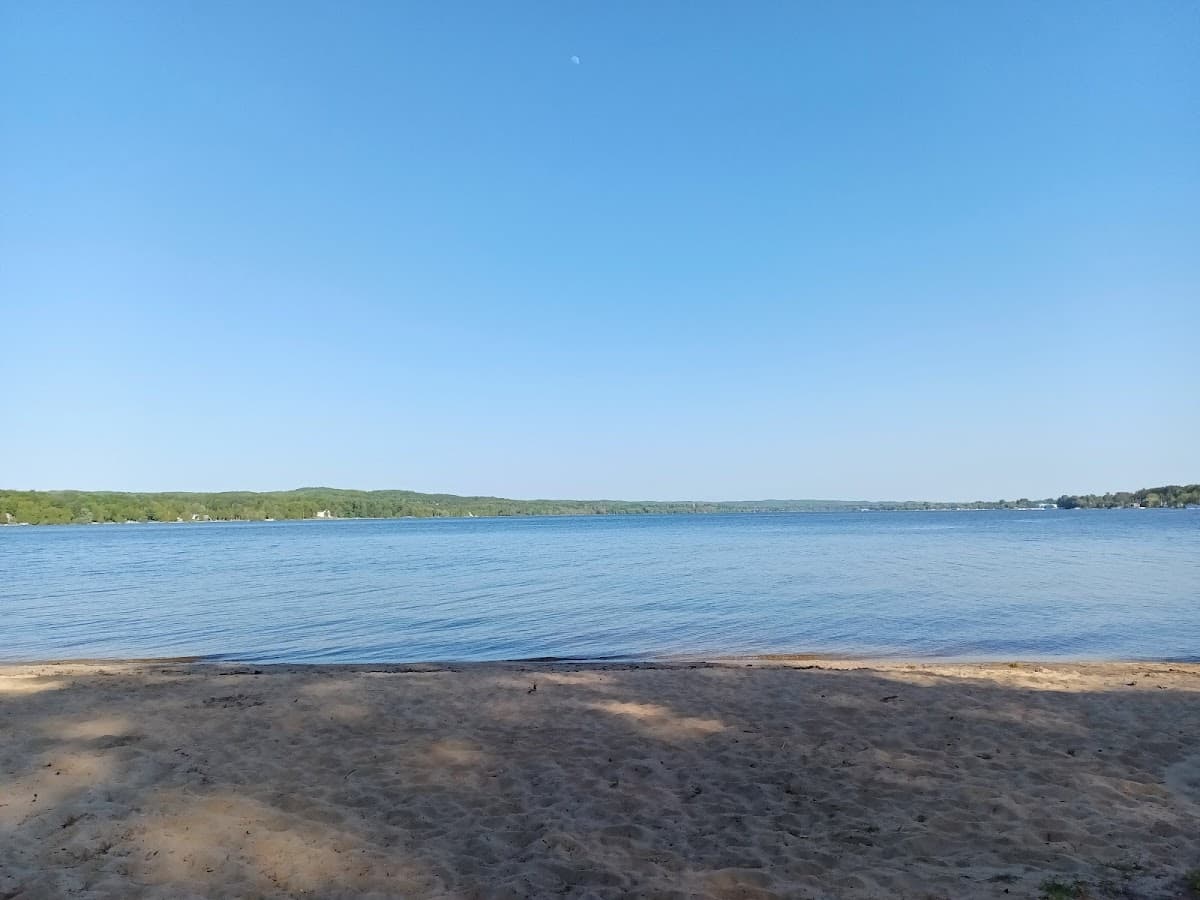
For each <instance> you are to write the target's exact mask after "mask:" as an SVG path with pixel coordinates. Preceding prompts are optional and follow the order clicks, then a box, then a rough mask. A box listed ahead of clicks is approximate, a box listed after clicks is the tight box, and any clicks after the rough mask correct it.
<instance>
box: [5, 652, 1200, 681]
mask: <svg viewBox="0 0 1200 900" xmlns="http://www.w3.org/2000/svg"><path fill="white" fill-rule="evenodd" d="M150 665H176V666H194V667H197V668H212V669H221V668H247V667H251V668H255V669H262V670H264V672H265V671H267V670H271V671H275V672H280V671H284V670H288V671H292V670H295V671H300V670H306V669H314V670H334V671H345V672H391V671H396V672H404V671H408V670H412V669H420V670H422V671H470V670H473V669H511V668H522V669H523V668H530V669H546V670H547V671H555V670H558V669H562V670H564V671H568V670H571V669H613V670H620V669H660V670H668V671H671V670H678V669H695V668H699V667H703V668H740V667H753V668H761V669H769V668H789V669H810V668H811V669H828V670H830V671H834V670H848V669H849V670H852V669H878V670H881V671H891V670H904V669H915V668H921V667H934V668H939V669H940V668H947V667H969V668H978V669H992V668H1004V669H1021V668H1063V667H1069V668H1084V669H1089V668H1096V667H1102V666H1174V667H1182V668H1185V669H1186V668H1197V669H1200V656H1196V657H1182V658H1181V657H1158V656H1154V657H1150V656H1147V657H1098V656H1097V657H1090V656H1077V657H1076V656H1062V657H1053V656H1040V657H1022V656H1004V657H1000V656H961V657H959V656H912V655H897V656H887V655H880V654H864V655H862V656H856V655H854V654H848V653H831V654H824V653H749V654H729V655H724V654H697V655H695V656H692V655H671V656H630V657H625V656H621V657H616V656H610V657H606V656H597V657H572V656H537V657H524V658H522V657H517V658H513V659H409V660H405V659H399V660H369V661H360V662H306V661H302V660H295V661H278V660H277V661H270V662H266V661H260V660H255V659H227V658H222V657H216V656H204V655H184V656H112V657H107V656H81V657H69V656H64V657H38V658H32V659H5V658H3V657H0V676H3V675H4V674H5V671H6V670H12V669H18V668H29V667H53V666H85V667H86V666H150Z"/></svg>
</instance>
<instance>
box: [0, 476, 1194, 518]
mask: <svg viewBox="0 0 1200 900" xmlns="http://www.w3.org/2000/svg"><path fill="white" fill-rule="evenodd" d="M1050 504H1055V505H1057V506H1059V507H1060V508H1064V509H1073V508H1085V509H1093V508H1105V509H1107V508H1113V507H1125V506H1146V507H1181V506H1189V505H1200V485H1195V484H1190V485H1166V486H1163V487H1156V488H1143V489H1142V490H1139V491H1120V492H1117V493H1110V494H1103V495H1096V494H1086V495H1081V496H1070V495H1063V496H1061V497H1059V498H1057V499H1053V498H1046V499H1044V500H1030V499H1028V498H1021V499H1018V500H976V501H973V502H970V503H939V502H927V501H920V500H910V501H897V502H879V501H861V500H746V501H726V502H685V501H673V502H662V501H645V502H641V501H628V500H509V499H505V498H503V497H460V496H458V495H456V494H422V493H417V492H416V491H354V490H341V489H336V488H300V489H298V490H293V491H269V492H263V493H256V492H251V491H230V492H224V493H181V492H167V493H123V492H116V491H11V490H0V524H30V525H67V524H87V523H92V522H100V523H105V522H194V521H211V520H229V521H263V520H269V519H312V518H316V517H317V516H318V515H322V516H324V515H328V516H330V517H333V518H378V519H396V518H405V517H413V518H437V517H454V516H460V517H461V516H480V517H484V516H563V515H567V516H579V515H665V514H680V513H770V512H837V511H846V510H854V509H870V510H905V509H1014V508H1027V507H1031V506H1037V505H1050Z"/></svg>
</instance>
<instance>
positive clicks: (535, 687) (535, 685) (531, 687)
mask: <svg viewBox="0 0 1200 900" xmlns="http://www.w3.org/2000/svg"><path fill="white" fill-rule="evenodd" d="M536 690H537V682H536V681H535V682H534V683H533V684H532V685H531V686H530V688H529V690H527V691H526V692H525V693H527V694H532V693H533V692H534V691H536Z"/></svg>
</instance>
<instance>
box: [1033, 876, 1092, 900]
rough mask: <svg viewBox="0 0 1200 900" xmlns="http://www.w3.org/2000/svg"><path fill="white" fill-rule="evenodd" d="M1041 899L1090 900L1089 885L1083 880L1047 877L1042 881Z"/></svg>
mask: <svg viewBox="0 0 1200 900" xmlns="http://www.w3.org/2000/svg"><path fill="white" fill-rule="evenodd" d="M1040 897H1041V900H1088V897H1089V895H1088V890H1087V885H1086V884H1084V883H1083V882H1082V881H1062V880H1060V879H1058V878H1047V879H1046V880H1045V881H1043V882H1042V893H1041V895H1040Z"/></svg>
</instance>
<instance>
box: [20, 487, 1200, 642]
mask: <svg viewBox="0 0 1200 900" xmlns="http://www.w3.org/2000/svg"><path fill="white" fill-rule="evenodd" d="M809 652H812V653H831V654H869V655H899V656H933V657H959V658H972V659H984V658H1000V659H1021V658H1038V659H1048V658H1054V657H1069V658H1094V657H1106V658H1118V657H1119V658H1158V659H1197V658H1200V510H1110V511H1099V510H1097V511H1065V510H1064V511H1048V512H1015V511H987V512H891V513H884V512H871V513H836V514H825V513H810V514H788V515H785V514H780V515H745V516H743V515H731V516H653V517H651V516H647V517H588V518H585V517H579V518H574V517H572V518H522V519H453V520H451V519H439V520H428V519H427V520H392V521H305V522H264V523H211V524H187V525H115V526H68V527H47V528H0V659H4V660H9V661H12V660H22V659H25V660H28V659H48V658H67V657H70V658H78V657H147V656H205V657H212V658H215V659H235V660H247V661H255V662H280V661H289V662H291V661H302V662H377V661H389V662H398V661H413V660H488V659H519V658H529V657H543V656H560V657H586V658H599V657H634V658H645V657H658V656H668V655H676V654H686V655H692V654H695V655H704V654H708V655H716V654H741V653H809Z"/></svg>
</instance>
